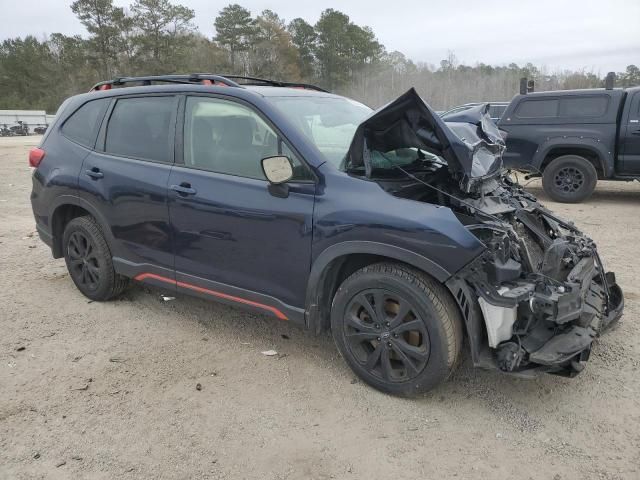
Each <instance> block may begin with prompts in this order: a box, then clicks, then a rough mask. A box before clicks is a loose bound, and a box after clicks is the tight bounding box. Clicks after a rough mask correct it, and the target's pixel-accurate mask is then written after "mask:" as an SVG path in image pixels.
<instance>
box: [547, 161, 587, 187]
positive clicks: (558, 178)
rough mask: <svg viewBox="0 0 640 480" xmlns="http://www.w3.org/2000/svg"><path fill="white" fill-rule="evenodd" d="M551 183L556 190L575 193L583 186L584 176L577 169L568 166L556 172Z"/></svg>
mask: <svg viewBox="0 0 640 480" xmlns="http://www.w3.org/2000/svg"><path fill="white" fill-rule="evenodd" d="M553 181H554V183H555V188H556V189H557V190H560V191H563V192H565V193H575V192H578V191H579V190H580V189H581V188H582V186H583V185H584V175H583V174H582V172H581V171H580V170H578V169H577V168H575V167H571V166H568V167H564V168H561V169H560V170H558V171H556V174H555V176H554V179H553Z"/></svg>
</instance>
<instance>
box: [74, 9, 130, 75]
mask: <svg viewBox="0 0 640 480" xmlns="http://www.w3.org/2000/svg"><path fill="white" fill-rule="evenodd" d="M71 10H72V11H73V13H75V14H76V15H77V17H78V19H79V20H80V22H81V23H82V25H84V27H85V28H86V29H87V32H89V35H90V39H89V42H90V45H89V46H90V49H88V50H87V56H88V57H89V58H91V59H92V61H93V63H94V64H95V65H96V67H97V68H98V69H99V72H100V74H101V75H103V76H105V77H111V76H112V75H113V73H114V70H113V65H114V64H115V63H116V58H117V55H118V52H119V51H120V49H121V47H122V45H121V37H120V28H119V24H120V21H121V20H122V18H123V17H124V11H123V9H122V8H118V7H115V6H114V5H113V0H76V1H75V2H73V3H72V4H71Z"/></svg>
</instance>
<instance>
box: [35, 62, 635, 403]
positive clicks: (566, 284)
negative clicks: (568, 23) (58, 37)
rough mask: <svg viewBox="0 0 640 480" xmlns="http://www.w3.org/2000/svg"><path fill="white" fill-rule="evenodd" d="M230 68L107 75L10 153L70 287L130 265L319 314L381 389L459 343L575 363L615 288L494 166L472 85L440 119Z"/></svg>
mask: <svg viewBox="0 0 640 480" xmlns="http://www.w3.org/2000/svg"><path fill="white" fill-rule="evenodd" d="M233 78H235V79H236V80H240V78H238V77H222V76H219V75H211V74H196V75H165V76H159V77H137V78H136V77H132V78H118V79H117V80H112V81H107V82H102V83H100V84H98V85H96V87H94V89H93V91H92V92H91V93H87V94H84V95H77V96H75V97H72V98H70V99H68V100H67V101H65V103H64V104H63V105H62V106H61V107H60V109H59V111H58V114H57V116H56V119H55V121H54V122H53V124H52V125H51V127H50V128H49V129H48V131H47V133H46V134H45V136H44V137H43V138H42V141H41V142H40V145H39V147H37V148H34V149H32V150H31V152H30V155H29V165H30V166H31V167H32V168H33V169H34V171H33V190H32V193H31V203H32V206H33V213H34V216H35V220H36V227H37V230H38V233H39V235H40V238H41V239H42V240H43V241H44V242H46V243H47V244H48V245H49V246H50V247H51V249H52V253H53V256H54V257H55V258H60V257H64V258H65V261H66V264H67V268H68V270H69V276H70V278H71V280H73V282H74V283H75V284H76V286H77V287H78V289H79V290H80V291H81V292H82V293H83V294H84V295H85V296H87V297H88V298H90V299H92V300H108V299H110V298H113V297H114V296H116V295H118V294H119V293H121V292H122V291H123V290H124V289H125V288H126V286H127V284H128V283H129V280H130V279H133V280H135V281H139V282H145V283H149V284H153V285H156V286H162V287H164V288H167V289H172V290H173V291H174V292H182V293H188V294H192V295H197V296H201V297H204V298H209V299H213V300H218V301H221V302H226V303H232V304H236V305H239V306H242V307H244V308H248V309H251V310H254V311H257V312H262V313H265V314H269V315H272V316H275V317H276V318H279V319H281V320H289V321H291V322H295V323H298V324H300V325H301V326H304V327H306V328H307V329H309V330H311V331H313V332H316V333H321V332H322V331H324V330H331V333H332V335H333V337H334V339H335V342H336V345H337V347H338V349H339V350H340V353H341V354H342V356H343V357H344V359H345V360H346V362H347V363H348V364H349V365H350V366H351V368H352V369H353V370H354V372H355V373H356V374H357V375H358V376H360V377H361V378H362V379H363V380H364V381H366V382H367V383H369V384H370V385H372V386H374V387H376V388H378V389H380V390H382V391H385V392H389V393H394V394H401V395H409V394H415V393H419V392H424V391H427V390H429V389H431V388H433V387H434V386H436V385H437V384H438V383H440V382H441V381H443V380H444V379H446V378H447V377H448V376H449V375H450V374H451V372H452V371H453V370H454V369H455V367H456V365H457V364H458V361H459V359H460V355H461V351H462V348H463V345H466V346H468V348H469V351H470V354H471V359H472V362H473V364H474V365H475V366H479V367H480V366H482V367H487V368H495V369H499V370H501V371H503V372H507V373H513V374H517V375H518V376H533V375H535V374H537V373H539V372H550V373H555V374H559V375H566V376H574V375H576V374H577V373H578V372H580V371H581V370H582V369H583V368H584V365H585V362H586V361H587V359H588V357H589V352H590V350H591V344H592V342H593V341H594V338H595V337H596V335H598V334H599V333H602V332H603V331H605V330H606V329H607V328H608V327H609V326H610V325H612V324H613V322H615V321H616V320H617V319H618V318H619V317H620V315H621V314H622V309H623V306H624V301H623V294H622V291H621V290H620V287H618V285H617V284H616V281H615V276H614V275H613V273H611V272H607V271H606V270H605V268H604V266H603V264H602V262H601V260H600V256H599V255H598V252H597V249H596V245H595V244H594V242H593V241H592V240H591V239H589V237H587V236H586V235H584V234H583V233H581V232H580V231H579V230H578V229H577V228H576V227H575V226H574V225H573V224H572V223H570V222H566V221H564V220H562V219H560V218H558V217H557V216H555V215H554V214H553V213H551V212H550V211H549V210H547V209H545V208H544V207H543V206H542V205H540V204H539V203H538V202H537V200H536V198H535V197H534V196H532V195H531V194H529V193H527V192H526V191H524V190H523V188H522V187H521V186H519V185H517V184H515V183H513V182H512V181H511V180H510V177H509V176H508V175H506V172H505V171H504V169H503V168H502V152H503V150H504V141H503V139H502V136H501V134H500V132H499V130H498V128H497V127H496V125H494V124H493V122H491V120H490V118H489V116H488V115H487V106H486V105H481V106H478V107H473V108H471V109H469V110H468V111H465V112H462V113H459V114H458V117H459V119H458V120H457V121H455V122H450V123H445V122H444V121H443V120H442V119H441V118H440V117H439V116H438V115H436V114H435V112H433V110H431V108H429V106H428V105H426V104H425V103H424V102H423V101H422V100H421V99H420V97H419V96H418V93H417V92H416V91H415V90H414V89H411V90H409V91H407V92H406V93H405V94H403V95H402V96H400V97H399V98H397V99H396V100H394V101H393V102H391V103H389V104H387V105H386V106H384V107H382V108H381V109H379V110H377V111H376V112H373V111H371V110H370V109H369V108H368V107H366V106H364V105H362V104H360V103H358V102H356V101H354V100H350V99H347V98H344V97H340V96H338V95H333V94H331V93H329V92H326V91H324V90H322V89H320V88H317V87H313V86H309V85H300V84H293V83H284V82H276V81H268V80H261V81H256V79H248V78H245V80H246V82H245V83H243V84H240V83H237V82H236V81H234V80H233ZM139 83H142V84H143V85H142V86H128V85H130V84H139ZM167 84H168V85H167ZM116 86H120V87H123V88H112V87H116ZM460 117H464V118H460ZM465 334H466V337H467V341H465V342H463V337H464V336H465ZM228 361H229V362H233V361H234V359H233V358H229V359H228Z"/></svg>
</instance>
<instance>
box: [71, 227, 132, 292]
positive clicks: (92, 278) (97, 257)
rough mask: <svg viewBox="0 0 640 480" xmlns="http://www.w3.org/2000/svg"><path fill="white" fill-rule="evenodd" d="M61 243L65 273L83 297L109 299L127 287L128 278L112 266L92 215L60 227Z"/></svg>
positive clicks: (111, 260)
mask: <svg viewBox="0 0 640 480" xmlns="http://www.w3.org/2000/svg"><path fill="white" fill-rule="evenodd" d="M62 246H63V249H64V250H63V251H64V259H65V262H66V264H67V270H69V275H70V276H71V279H72V280H73V283H75V285H76V287H78V290H80V291H81V292H82V293H83V294H84V295H85V296H86V297H88V298H90V299H91V300H99V301H101V300H109V299H110V298H113V297H115V296H116V295H119V294H120V293H122V291H123V290H124V289H125V288H126V287H127V285H128V283H129V280H128V279H127V278H126V277H123V276H122V275H119V274H118V273H116V271H115V269H114V268H113V259H112V256H111V250H110V249H109V245H108V244H107V240H106V239H105V237H104V234H103V233H102V230H101V228H100V226H99V225H98V223H97V222H96V220H95V219H94V218H93V217H89V216H84V217H76V218H73V219H71V220H70V221H69V223H68V224H67V225H66V226H65V228H64V233H63V235H62Z"/></svg>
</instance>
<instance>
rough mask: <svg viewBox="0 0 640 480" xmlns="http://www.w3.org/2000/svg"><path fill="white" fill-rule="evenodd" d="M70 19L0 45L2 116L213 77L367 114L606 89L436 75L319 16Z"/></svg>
mask: <svg viewBox="0 0 640 480" xmlns="http://www.w3.org/2000/svg"><path fill="white" fill-rule="evenodd" d="M71 10H72V11H73V13H74V14H75V15H76V16H77V18H78V20H79V21H80V22H81V23H82V25H83V26H84V27H85V29H86V31H87V34H86V35H85V36H80V35H72V36H69V35H64V34H62V33H53V34H51V35H49V36H48V37H46V38H40V39H39V38H36V37H35V36H33V35H27V36H25V37H23V38H22V37H18V38H10V39H6V40H4V41H3V42H2V44H0V109H44V110H47V112H54V111H55V110H56V109H57V107H58V105H59V104H60V103H61V101H62V100H63V99H64V98H66V97H68V96H70V95H73V94H76V93H80V92H84V91H87V89H88V87H89V86H91V85H93V84H94V83H96V82H98V81H100V80H105V79H111V78H115V77H118V76H133V75H153V74H163V73H193V72H211V73H226V74H236V75H247V76H254V77H262V78H269V79H274V80H286V81H300V82H308V83H315V84H317V85H319V86H322V87H324V88H327V89H329V90H332V91H335V92H337V93H342V94H345V95H348V96H351V97H353V98H356V99H358V100H360V101H362V102H364V103H367V104H369V105H370V106H372V107H377V106H379V105H382V104H384V103H385V102H387V101H389V100H391V99H393V98H394V97H395V96H397V95H398V94H400V93H402V92H403V91H405V90H407V89H408V88H409V87H412V86H414V87H416V88H417V90H418V92H419V93H420V94H421V95H422V96H423V98H424V99H425V100H426V101H427V102H428V103H429V104H430V105H431V106H432V107H433V108H435V109H446V108H449V107H452V106H454V105H458V104H462V103H466V102H472V101H491V100H495V101H499V100H509V99H511V97H512V96H513V95H514V94H515V93H516V92H517V89H518V85H519V79H520V78H521V77H523V76H526V77H528V78H530V79H533V80H534V81H535V82H536V89H538V90H553V89H568V88H589V87H600V86H603V84H604V80H603V78H601V77H600V76H599V75H597V74H595V73H594V72H590V71H585V70H580V71H569V70H566V71H560V72H550V71H547V70H546V69H544V68H541V67H538V66H535V65H532V64H530V63H528V64H526V65H522V66H520V65H517V64H515V63H512V64H510V65H508V66H491V65H485V64H482V63H479V64H476V65H473V66H469V65H464V64H460V63H459V62H458V61H457V59H456V57H455V55H454V54H453V53H450V54H449V55H448V56H447V58H446V59H444V60H442V61H441V62H440V64H439V65H432V64H427V63H416V62H413V61H412V60H411V59H409V58H407V57H406V56H405V55H404V54H402V53H401V52H397V51H391V52H389V51H387V49H386V48H385V46H384V45H382V44H381V43H380V42H379V40H378V39H377V38H376V35H375V33H374V32H373V30H372V29H371V28H369V27H367V26H359V25H356V24H355V23H353V22H352V21H351V20H350V18H349V16H348V15H346V14H344V13H342V12H340V11H338V10H334V9H331V8H329V9H326V10H324V11H323V12H322V14H321V15H320V19H319V20H318V21H317V22H316V23H315V24H314V25H312V24H310V23H309V22H307V21H306V20H304V19H303V18H295V19H293V20H291V21H289V22H287V21H286V20H285V19H283V18H281V17H280V16H279V15H278V14H277V13H276V12H274V11H272V10H264V11H262V12H261V13H259V14H258V15H256V16H253V15H252V14H251V12H250V11H249V10H247V9H246V8H244V7H242V6H241V5H238V4H230V5H228V6H226V7H224V8H223V9H222V10H221V11H220V12H219V14H218V16H217V17H216V18H214V19H212V24H213V26H214V27H215V30H216V35H215V37H213V38H208V37H206V36H205V35H203V34H202V33H200V32H199V31H198V29H197V27H196V26H195V25H194V23H193V20H194V18H195V13H194V11H193V10H192V9H190V8H188V7H186V6H184V5H180V4H178V3H175V2H171V1H170V0H135V1H134V2H133V3H132V4H131V5H130V6H129V7H128V8H122V7H118V6H116V5H114V4H113V0H76V1H74V2H73V3H72V5H71ZM617 77H618V80H617V83H616V84H617V85H618V86H631V85H639V84H640V69H638V67H636V66H635V65H629V66H628V67H627V68H626V70H625V71H624V72H619V73H618V75H617Z"/></svg>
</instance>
